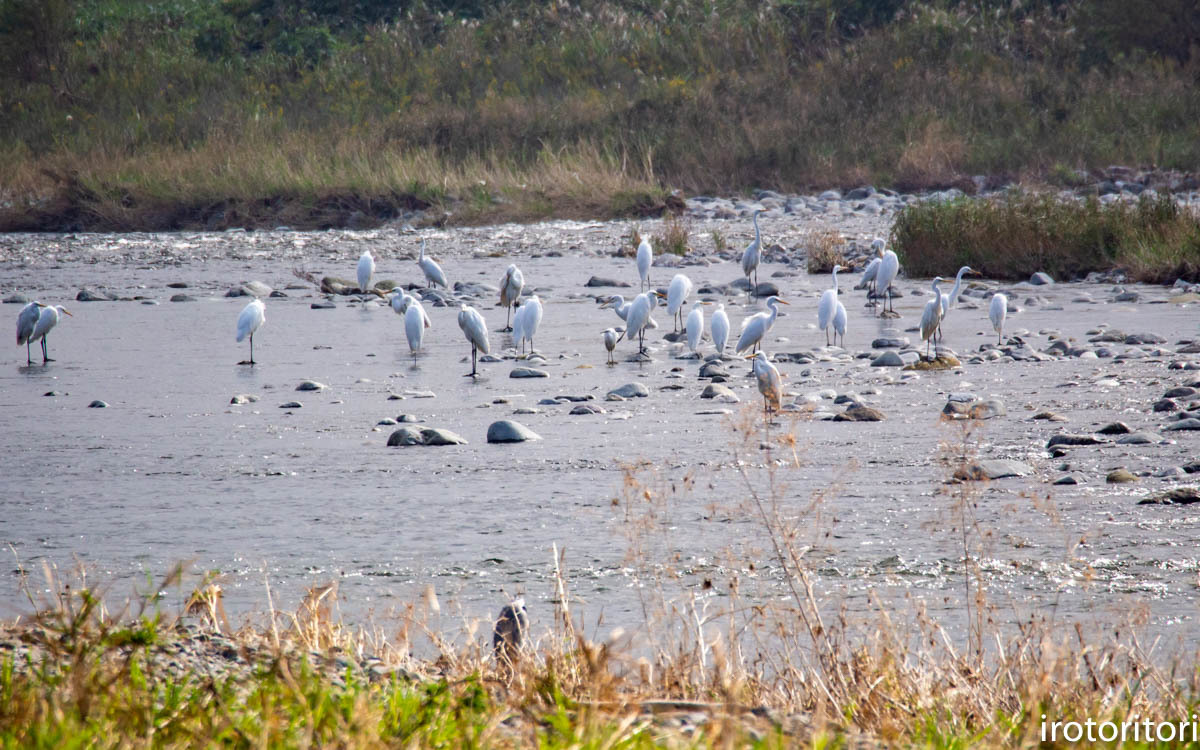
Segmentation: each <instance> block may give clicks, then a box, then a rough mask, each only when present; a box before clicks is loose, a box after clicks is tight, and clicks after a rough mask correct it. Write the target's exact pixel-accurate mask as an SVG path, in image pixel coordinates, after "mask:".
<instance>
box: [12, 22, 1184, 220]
mask: <svg viewBox="0 0 1200 750" xmlns="http://www.w3.org/2000/svg"><path fill="white" fill-rule="evenodd" d="M1193 21H1194V19H1193V14H1192V12H1191V8H1190V5H1189V4H1188V3H1186V2H1183V0H1169V1H1167V2H1151V0H1139V1H1138V2H1132V3H1131V2H1121V0H1098V1H1097V2H1089V3H1071V2H1066V3H1063V2H1031V3H1023V4H1020V5H1019V6H1018V5H1014V4H1009V3H992V2H982V3H978V4H976V3H965V2H961V3H960V2H948V1H946V2H931V3H928V4H901V3H898V2H888V3H865V2H863V3H858V2H846V3H841V4H834V3H824V2H817V1H816V0H789V1H788V2H783V3H779V4H776V5H763V4H760V3H752V2H748V1H746V0H709V2H703V3H692V2H676V1H674V0H654V1H653V2H650V3H648V4H647V3H637V4H634V3H626V2H621V1H620V0H584V2H581V3H576V4H569V5H568V4H559V3H555V4H545V3H538V2H517V1H516V0H514V1H513V2H508V3H504V4H501V5H495V4H489V3H473V2H470V1H469V0H463V1H462V2H454V3H439V2H435V1H434V0H429V1H428V2H410V3H399V4H397V3H380V2H372V1H370V0H354V1H352V2H345V3H327V2H317V1H316V0H306V1H305V2H299V3H282V2H272V0H238V1H237V2H216V1H215V0H168V1H167V2H163V3H154V4H144V3H133V2H125V1H124V0H46V1H43V0H4V3H3V4H2V5H0V63H2V64H3V67H2V69H3V70H5V71H6V73H4V74H3V76H2V77H0V229H10V230H11V229H19V228H54V227H56V226H57V227H64V226H69V225H83V226H88V227H97V228H174V227H180V226H206V225H209V224H215V225H218V226H220V225H226V224H228V225H245V224H251V225H262V224H264V223H266V224H270V223H273V222H274V223H279V222H281V221H286V222H287V223H291V224H294V225H297V226H322V225H328V224H337V223H344V222H346V221H349V220H350V216H351V215H352V214H354V212H355V211H358V212H360V214H361V216H356V220H357V221H364V220H365V221H368V222H376V221H379V220H383V219H386V218H388V217H390V216H392V215H395V214H397V213H399V212H402V211H403V210H405V209H406V208H412V207H414V206H420V205H422V204H424V203H432V204H433V205H434V206H435V207H436V208H438V209H445V210H452V211H453V212H454V215H453V216H451V217H449V220H451V221H488V220H493V219H496V218H510V217H511V218H517V219H521V218H538V217H543V216H548V215H552V216H558V215H563V216H569V215H577V214H584V213H586V214H589V215H593V216H612V215H625V214H630V213H639V212H647V211H657V210H661V209H662V207H663V205H664V202H665V196H666V195H667V193H668V192H669V190H670V189H674V188H678V189H681V190H683V191H684V192H686V193H732V192H738V191H744V190H747V189H750V188H754V187H770V188H776V189H780V190H787V191H793V190H801V189H806V188H811V187H828V186H851V185H858V184H862V183H867V182H871V183H874V184H877V185H879V186H889V187H895V188H898V189H902V190H909V189H919V188H926V187H941V186H947V185H954V184H960V185H969V184H970V183H969V180H967V179H966V178H967V176H969V175H975V174H987V175H998V176H1000V177H1001V178H1002V179H1014V178H1021V177H1023V176H1028V175H1047V174H1058V173H1065V172H1069V171H1071V170H1075V169H1083V170H1088V169H1098V168H1102V167H1105V166H1107V165H1109V164H1114V163H1120V164H1131V165H1144V166H1150V165H1153V166H1156V167H1159V168H1168V169H1181V170H1191V169H1195V168H1196V166H1197V165H1198V164H1200V145H1198V144H1200V124H1198V123H1200V91H1198V90H1197V87H1196V86H1195V85H1194V81H1195V78H1196V69H1197V65H1200V61H1197V60H1195V59H1193V58H1192V51H1193V50H1194V49H1196V43H1197V40H1200V32H1198V31H1196V30H1195V29H1193V28H1192V27H1193V26H1194V23H1193ZM564 164H565V165H566V166H564ZM231 209H232V210H231Z"/></svg>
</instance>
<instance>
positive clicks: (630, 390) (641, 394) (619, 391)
mask: <svg viewBox="0 0 1200 750" xmlns="http://www.w3.org/2000/svg"><path fill="white" fill-rule="evenodd" d="M608 395H609V396H620V397H621V398H646V397H647V396H649V395H650V391H649V390H648V389H647V388H646V386H644V385H642V384H641V383H626V384H625V385H623V386H621V387H620V388H614V389H612V390H611V391H609V392H608Z"/></svg>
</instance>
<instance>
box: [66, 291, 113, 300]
mask: <svg viewBox="0 0 1200 750" xmlns="http://www.w3.org/2000/svg"><path fill="white" fill-rule="evenodd" d="M114 299H116V298H115V297H113V296H112V295H110V294H109V293H108V292H103V291H100V292H98V291H96V290H95V289H80V290H79V293H78V294H76V295H75V301H76V302H112V301H113V300H114Z"/></svg>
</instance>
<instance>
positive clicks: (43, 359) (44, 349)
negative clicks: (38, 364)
mask: <svg viewBox="0 0 1200 750" xmlns="http://www.w3.org/2000/svg"><path fill="white" fill-rule="evenodd" d="M49 361H50V357H49V356H48V355H47V354H46V337H45V336H42V364H43V365H44V364H46V363H47V362H49Z"/></svg>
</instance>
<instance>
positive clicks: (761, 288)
mask: <svg viewBox="0 0 1200 750" xmlns="http://www.w3.org/2000/svg"><path fill="white" fill-rule="evenodd" d="M754 296H755V297H759V298H766V297H778V296H779V285H778V284H775V283H774V282H771V281H760V282H758V286H756V287H754Z"/></svg>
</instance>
